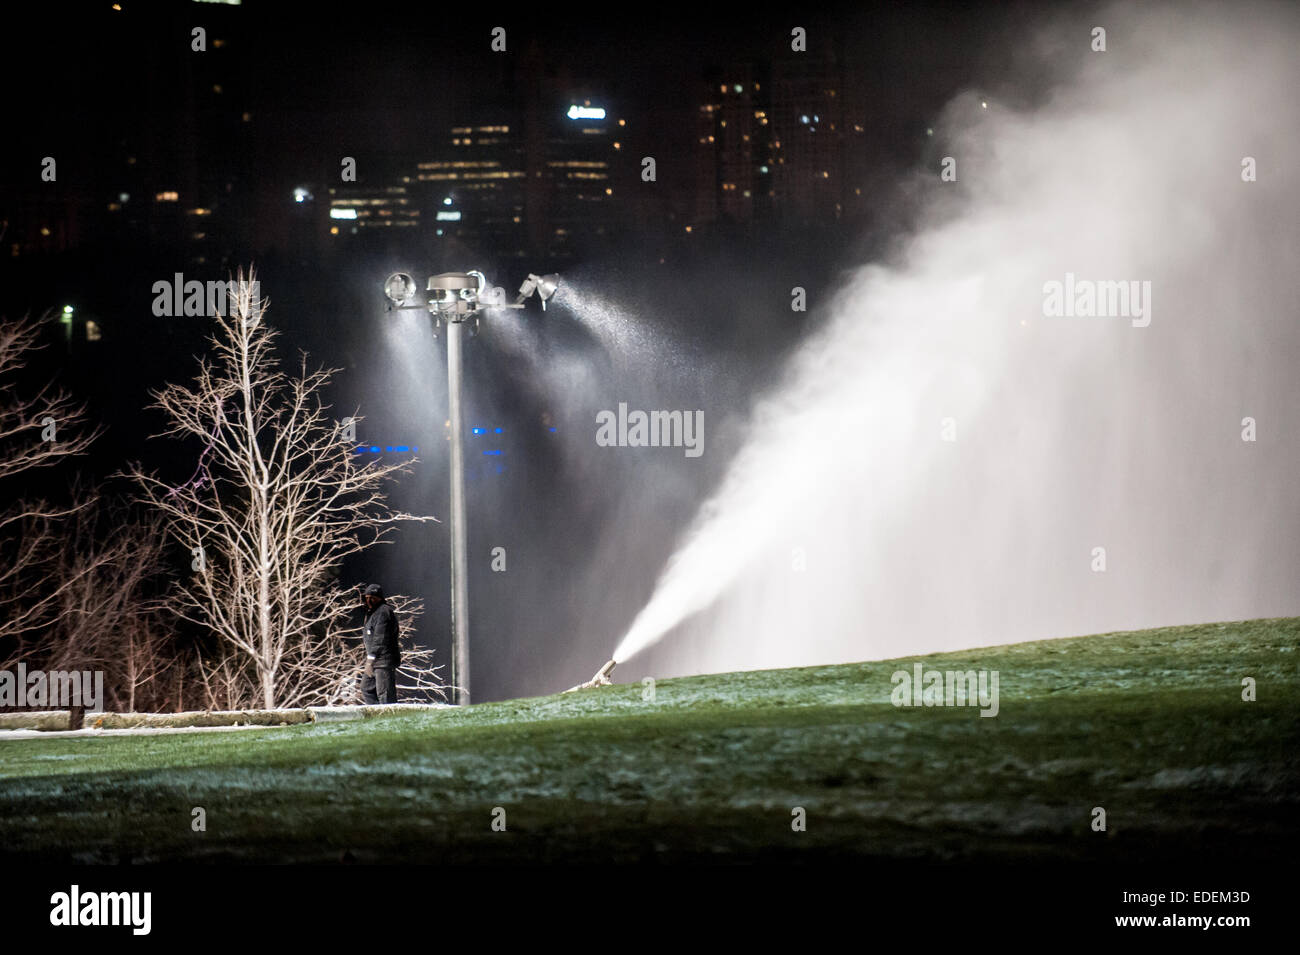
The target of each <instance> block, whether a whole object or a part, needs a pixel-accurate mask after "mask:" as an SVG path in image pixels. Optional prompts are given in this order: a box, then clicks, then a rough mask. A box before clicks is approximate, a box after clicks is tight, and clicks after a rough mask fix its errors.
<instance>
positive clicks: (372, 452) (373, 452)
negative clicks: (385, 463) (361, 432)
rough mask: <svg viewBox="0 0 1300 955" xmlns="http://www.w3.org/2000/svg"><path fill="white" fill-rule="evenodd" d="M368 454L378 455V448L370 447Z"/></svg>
mask: <svg viewBox="0 0 1300 955" xmlns="http://www.w3.org/2000/svg"><path fill="white" fill-rule="evenodd" d="M370 453H371V454H378V453H379V448H377V447H372V448H371V449H370Z"/></svg>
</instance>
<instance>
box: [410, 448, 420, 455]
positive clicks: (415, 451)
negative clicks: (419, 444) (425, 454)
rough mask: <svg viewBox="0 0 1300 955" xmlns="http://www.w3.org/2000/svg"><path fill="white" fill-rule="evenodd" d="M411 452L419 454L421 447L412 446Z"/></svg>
mask: <svg viewBox="0 0 1300 955" xmlns="http://www.w3.org/2000/svg"><path fill="white" fill-rule="evenodd" d="M411 453H412V454H419V453H420V449H419V448H411Z"/></svg>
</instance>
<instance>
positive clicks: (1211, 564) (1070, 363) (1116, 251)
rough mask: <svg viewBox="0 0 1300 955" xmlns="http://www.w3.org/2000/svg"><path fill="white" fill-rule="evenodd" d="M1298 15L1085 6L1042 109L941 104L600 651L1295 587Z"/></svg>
mask: <svg viewBox="0 0 1300 955" xmlns="http://www.w3.org/2000/svg"><path fill="white" fill-rule="evenodd" d="M1298 20H1300V11H1298V10H1297V9H1296V8H1295V7H1291V6H1282V5H1278V6H1263V5H1260V6H1253V7H1251V8H1250V9H1249V10H1245V9H1243V8H1242V7H1241V6H1240V5H1234V6H1233V7H1231V8H1222V9H1218V8H1212V7H1208V6H1199V5H1186V4H1180V5H1177V6H1176V7H1174V6H1171V7H1161V8H1143V9H1142V10H1141V11H1139V12H1134V11H1133V10H1132V9H1131V8H1128V7H1114V8H1108V9H1103V10H1100V11H1094V13H1092V14H1090V15H1089V22H1087V23H1082V22H1080V21H1079V20H1078V19H1074V20H1063V21H1060V22H1053V23H1051V24H1049V25H1048V26H1047V27H1046V28H1045V29H1043V30H1042V31H1041V33H1039V34H1037V35H1036V37H1034V38H1033V39H1034V41H1035V42H1036V43H1037V44H1038V47H1037V48H1038V49H1039V50H1040V51H1042V52H1043V55H1044V56H1045V57H1047V58H1048V62H1049V63H1051V64H1052V65H1051V69H1053V70H1054V71H1055V72H1057V74H1058V76H1060V83H1059V85H1058V86H1057V87H1056V88H1055V91H1054V92H1053V94H1052V95H1051V97H1050V98H1049V99H1047V101H1046V102H1044V103H1041V104H1039V105H1037V106H1035V107H1033V108H1029V109H1023V110H1017V109H1012V108H1009V107H1004V106H1002V105H1000V104H999V102H998V101H997V100H996V99H995V98H991V97H989V96H987V95H986V96H983V97H977V96H973V95H964V96H961V97H958V98H957V99H956V100H955V101H954V102H952V103H951V104H950V105H949V107H948V109H947V110H946V112H945V115H944V117H943V118H942V121H941V122H939V123H937V124H936V125H935V132H936V138H935V142H936V144H937V145H940V146H941V148H942V152H940V153H939V154H937V155H935V156H934V157H933V164H932V166H931V168H928V169H925V170H923V171H922V172H921V173H920V174H919V176H918V179H917V180H916V182H915V183H912V184H911V185H912V187H913V188H912V190H911V191H912V194H913V195H915V196H920V197H924V198H923V199H922V201H923V202H924V204H925V208H924V211H923V213H922V215H921V217H920V224H919V227H918V228H917V229H915V230H914V232H913V235H912V237H911V238H910V239H909V240H908V241H907V242H906V243H905V244H904V245H903V246H901V247H900V248H899V250H898V253H897V255H896V256H895V257H894V258H892V259H891V260H890V261H889V262H888V263H882V264H877V265H871V266H867V267H864V268H862V269H861V270H860V271H858V272H857V273H856V274H854V275H852V276H851V277H849V278H848V280H847V281H846V282H845V283H844V284H843V286H842V288H841V289H840V290H839V292H838V293H837V295H836V296H835V298H834V300H833V301H832V302H829V303H826V304H825V306H824V309H823V316H824V322H823V324H822V326H821V327H820V329H819V330H818V331H817V332H816V333H814V334H813V335H812V336H811V337H810V338H809V339H807V340H806V341H805V342H804V343H803V344H802V345H801V347H800V348H799V349H798V351H797V352H796V353H795V354H794V355H793V356H792V358H791V360H790V362H789V363H788V366H787V368H786V370H785V374H784V377H783V379H782V381H781V382H780V383H779V384H778V385H777V386H776V387H775V388H774V389H773V390H772V391H771V392H770V393H769V394H768V395H767V396H766V398H764V399H763V400H762V401H761V402H759V403H758V404H757V405H756V406H755V407H754V409H753V413H752V416H751V420H750V424H749V432H748V438H747V441H746V443H745V444H744V446H743V448H742V450H741V451H740V452H739V453H738V454H737V455H736V456H735V458H734V460H733V462H732V463H731V465H730V467H729V470H728V472H727V473H726V475H725V477H724V479H723V481H722V482H721V484H720V486H719V488H718V490H717V491H716V493H715V494H713V495H712V497H711V498H710V499H708V500H707V501H706V502H705V503H704V504H703V506H702V507H701V508H700V511H699V513H698V515H697V517H696V518H695V520H694V521H693V523H692V524H691V526H690V527H689V528H688V530H687V532H686V533H685V534H684V536H683V538H682V541H681V543H680V546H679V547H678V549H677V551H676V553H675V554H674V556H673V557H672V558H671V559H670V561H669V562H668V564H667V566H666V567H665V569H664V570H663V572H662V575H661V577H660V579H659V581H658V584H657V586H656V589H655V591H654V592H653V595H652V596H651V598H650V600H649V602H648V603H647V604H646V605H645V607H644V608H643V609H642V610H641V612H640V613H639V615H638V616H636V618H635V619H634V621H633V622H632V624H631V626H630V628H629V630H628V631H627V634H626V636H625V637H624V639H623V640H622V642H621V644H620V645H619V646H618V648H617V650H616V653H615V657H616V659H618V660H619V661H620V662H621V661H624V660H627V659H629V658H631V657H634V656H638V655H640V657H641V664H642V665H643V666H647V667H653V668H654V669H655V670H656V671H657V672H660V673H664V672H701V671H710V670H723V669H744V668H750V667H765V666H792V665H801V664H812V663H823V662H835V661H843V660H857V659H869V658H883V657H889V656H894V655H902V654H911V653H916V652H929V651H936V650H943V649H954V648H960V647H971V646H980V645H989V644H994V643H1001V642H1008V641H1016V640H1025V639H1034V638H1042V637H1050V636H1063V635H1068V634H1078V633H1089V632H1097V631H1105V630H1109V629H1120V628H1128V627H1134V628H1136V627H1145V626H1156V625H1162V624H1176V623H1188V622H1196V621H1204V620H1216V619H1218V620H1223V619H1236V618H1242V617H1254V616H1270V615H1281V614H1292V613H1296V612H1297V611H1300V592H1297V590H1296V588H1295V585H1294V582H1295V580H1296V579H1298V578H1300V546H1298V545H1297V535H1298V534H1300V506H1297V505H1298V504H1300V500H1298V497H1300V490H1297V488H1298V487H1300V486H1298V485H1297V484H1296V482H1295V479H1294V475H1295V474H1296V473H1297V465H1298V464H1300V452H1298V450H1297V446H1298V444H1300V438H1298V437H1297V436H1298V435H1300V427H1297V421H1298V420H1300V400H1298V391H1300V389H1297V387H1296V385H1295V381H1296V377H1295V370H1294V369H1295V365H1296V359H1297V357H1298V356H1300V321H1298V320H1297V305H1296V303H1297V301H1300V270H1297V269H1296V268H1295V259H1296V252H1297V248H1298V247H1300V245H1298V239H1300V190H1298V189H1297V185H1300V184H1298V183H1297V172H1296V162H1295V156H1296V155H1297V146H1300V130H1298V129H1297V122H1298V120H1300V114H1298V113H1297V111H1296V110H1295V108H1294V91H1295V90H1296V89H1298V88H1300V68H1298V67H1300V57H1297V55H1296V53H1295V51H1296V49H1298V48H1300V23H1298ZM1098 24H1100V25H1103V26H1104V29H1105V46H1106V49H1105V50H1104V51H1101V50H1098V49H1096V46H1097V43H1096V38H1097V34H1096V33H1095V31H1094V29H1093V28H1094V26H1095V25H1098ZM1021 39H1023V38H1008V42H1009V43H1011V42H1013V41H1019V40H1021ZM985 104H987V105H985ZM946 159H951V160H953V162H945V160H946ZM944 168H948V169H950V170H951V175H950V176H949V177H948V178H947V179H945V178H943V177H942V175H941V172H942V170H943V169H944ZM1066 276H1073V277H1075V278H1076V279H1077V280H1080V281H1084V282H1086V283H1090V284H1089V287H1090V288H1092V290H1093V292H1094V293H1097V292H1098V290H1102V291H1106V290H1110V289H1114V288H1117V287H1118V283H1124V284H1125V285H1126V286H1127V287H1130V288H1131V287H1132V286H1131V283H1134V282H1136V283H1140V285H1139V287H1140V288H1141V289H1143V290H1145V295H1144V298H1143V301H1142V303H1141V304H1142V308H1143V309H1144V312H1145V314H1144V318H1143V320H1137V321H1130V320H1129V319H1128V318H1125V317H1118V316H1116V315H1112V314H1110V309H1108V308H1098V307H1096V302H1095V300H1094V303H1093V305H1092V306H1091V307H1090V306H1088V305H1087V303H1086V302H1078V301H1076V302H1075V304H1076V305H1078V306H1079V307H1078V308H1071V309H1069V310H1068V311H1067V310H1065V309H1063V308H1062V309H1060V310H1059V313H1058V312H1056V311H1054V309H1053V308H1052V307H1051V303H1050V302H1049V298H1050V295H1051V294H1052V293H1053V292H1054V291H1056V290H1055V289H1054V287H1053V285H1052V283H1057V284H1061V283H1063V281H1064V278H1065V277H1066ZM1105 283H1116V284H1114V285H1112V284H1105ZM1145 283H1150V284H1149V285H1146V284H1145ZM1074 284H1075V285H1077V284H1078V283H1077V282H1076V283H1074ZM1073 287H1074V286H1073V285H1072V289H1073ZM1079 287H1082V286H1079ZM1106 293H1107V294H1110V293H1109V292H1106ZM1072 294H1075V293H1074V292H1073V291H1072ZM1119 311H1122V310H1119ZM670 632H671V633H672V638H671V639H668V640H664V641H662V642H660V640H661V638H663V637H664V636H665V635H666V634H669V633H670Z"/></svg>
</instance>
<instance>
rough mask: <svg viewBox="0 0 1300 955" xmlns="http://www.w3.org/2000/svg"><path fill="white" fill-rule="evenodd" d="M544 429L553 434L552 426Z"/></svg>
mask: <svg viewBox="0 0 1300 955" xmlns="http://www.w3.org/2000/svg"><path fill="white" fill-rule="evenodd" d="M546 430H547V431H549V432H551V434H555V429H554V428H547V429H546Z"/></svg>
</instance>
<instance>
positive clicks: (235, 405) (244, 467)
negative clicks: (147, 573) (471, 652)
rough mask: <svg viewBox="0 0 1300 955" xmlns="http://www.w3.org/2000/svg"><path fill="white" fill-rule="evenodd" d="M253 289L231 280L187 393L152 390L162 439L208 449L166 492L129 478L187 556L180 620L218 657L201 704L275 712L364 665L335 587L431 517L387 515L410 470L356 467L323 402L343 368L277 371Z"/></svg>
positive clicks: (350, 602) (207, 668) (348, 598)
mask: <svg viewBox="0 0 1300 955" xmlns="http://www.w3.org/2000/svg"><path fill="white" fill-rule="evenodd" d="M253 282H254V277H253V274H252V273H251V272H250V273H249V275H248V279H247V281H245V279H244V276H243V274H242V273H241V274H240V275H239V276H238V279H237V282H236V287H237V288H238V289H239V295H238V297H237V300H236V301H235V302H234V303H233V305H232V307H231V309H230V314H229V315H227V316H217V317H216V318H215V319H214V321H215V323H216V332H215V333H214V335H213V337H212V338H211V342H212V346H213V350H214V351H213V357H211V358H205V359H203V360H202V361H201V363H200V366H199V371H198V376H197V378H196V380H195V381H194V383H193V384H192V385H188V386H182V385H175V384H172V385H168V386H166V387H165V388H163V389H161V390H160V391H156V392H154V393H153V394H154V398H155V399H156V403H155V405H154V407H156V408H158V409H160V410H162V411H163V412H164V414H165V415H166V416H167V418H168V420H169V422H170V427H169V428H168V429H167V430H166V431H164V432H163V435H165V436H174V437H179V438H188V439H191V440H193V441H196V442H198V443H199V445H200V446H201V447H202V448H203V451H202V453H201V455H200V459H199V468H198V470H197V472H196V473H195V475H194V477H193V478H192V479H191V480H190V481H189V482H188V483H186V484H184V485H182V486H180V487H173V486H171V485H170V484H168V483H167V482H165V481H164V480H162V479H161V478H159V477H157V476H156V475H152V474H146V473H144V472H143V471H141V470H140V469H139V468H138V467H136V468H134V469H132V471H131V474H132V476H133V477H134V478H135V479H136V481H137V482H138V485H139V487H140V489H141V494H142V497H143V499H144V500H145V501H147V502H148V503H149V504H151V505H152V506H153V507H154V508H156V509H157V510H158V511H159V512H160V513H161V514H162V515H163V516H164V517H165V519H166V521H167V526H168V528H169V531H170V533H171V534H173V535H174V536H175V537H176V538H177V539H179V540H180V541H181V542H182V543H183V544H184V546H185V547H186V548H187V549H188V550H189V552H190V553H191V554H192V555H193V557H194V564H193V569H194V572H193V574H192V575H190V576H189V577H188V578H187V579H186V580H184V582H183V585H182V586H181V587H180V588H179V590H178V592H177V596H176V600H175V603H174V607H175V610H176V612H177V614H178V615H179V616H181V617H182V618H183V619H185V620H188V621H190V622H192V623H194V624H196V625H198V626H200V627H202V628H205V629H207V630H210V631H211V632H212V633H214V634H216V635H217V636H218V637H219V638H220V640H221V642H222V644H223V646H224V648H225V651H226V652H225V653H223V654H221V655H219V656H218V657H217V658H216V659H206V660H204V661H203V662H202V663H201V664H200V673H201V675H202V679H203V683H204V688H205V695H206V698H207V701H208V703H209V705H212V704H213V703H214V702H215V701H217V700H224V701H225V703H226V704H227V705H235V704H240V705H242V704H243V703H244V701H246V700H248V699H249V697H255V698H256V699H257V700H258V701H259V702H260V705H262V706H264V707H267V708H273V707H276V706H287V705H302V704H305V703H310V702H325V701H326V700H328V699H329V698H330V697H331V696H332V695H334V694H335V692H336V690H337V687H338V686H339V683H340V681H341V680H342V679H343V678H344V675H345V674H346V672H347V671H348V670H349V668H351V667H352V666H354V665H355V662H356V660H357V659H358V657H359V653H358V652H357V651H356V649H355V648H349V647H348V646H347V645H346V644H345V642H344V639H343V638H344V635H345V633H346V632H347V631H348V630H349V629H352V630H355V624H354V623H353V624H351V625H350V622H349V616H350V615H351V614H353V613H355V611H356V609H357V597H358V595H357V594H356V592H355V591H344V590H341V589H340V588H338V587H337V586H336V585H335V584H334V571H335V570H336V568H337V567H338V566H339V565H340V564H341V563H342V562H343V560H344V559H345V558H347V557H349V556H351V555H354V554H358V553H360V552H362V551H364V550H366V549H367V548H369V547H372V546H374V545H375V544H377V543H380V542H383V541H386V540H388V539H389V534H390V533H391V531H392V530H393V529H394V526H395V525H396V524H397V523H398V522H402V521H431V520H435V518H432V517H417V516H414V515H411V514H405V513H396V512H393V511H392V510H390V509H389V507H388V506H387V504H386V498H385V494H384V488H385V486H386V485H387V483H388V482H390V481H392V480H394V479H395V478H396V477H397V475H398V474H399V473H407V472H409V466H408V465H406V464H403V463H382V462H364V463H363V462H361V461H359V460H358V459H357V457H356V455H355V454H354V451H355V448H354V442H353V441H351V440H349V439H348V438H347V437H346V436H345V432H344V426H343V425H342V424H341V423H340V422H338V421H335V420H333V419H332V418H331V417H330V416H329V414H328V411H329V408H328V406H327V405H325V404H324V403H323V397H322V392H323V389H324V388H325V387H326V386H327V385H328V384H329V382H330V380H331V378H332V376H333V374H334V373H335V372H336V371H337V369H318V370H316V371H309V370H308V368H307V360H306V356H305V355H303V356H302V359H301V362H300V365H299V368H298V369H297V373H296V374H295V375H292V376H291V375H287V374H285V373H284V372H282V371H281V370H280V369H279V367H278V365H277V362H276V359H275V356H274V351H273V346H274V341H275V337H276V332H275V331H273V330H272V329H271V328H270V327H269V326H268V325H267V323H266V322H265V321H264V315H265V311H266V305H265V303H264V302H262V301H260V300H259V299H257V298H256V296H255V294H254V290H255V289H256V285H255V284H253ZM353 420H360V419H359V418H355V417H354V419H353ZM416 659H417V662H418V659H419V658H416ZM423 679H425V680H426V681H430V682H432V681H435V680H436V674H435V673H434V672H433V671H432V670H431V669H430V670H427V671H424V673H423Z"/></svg>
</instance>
